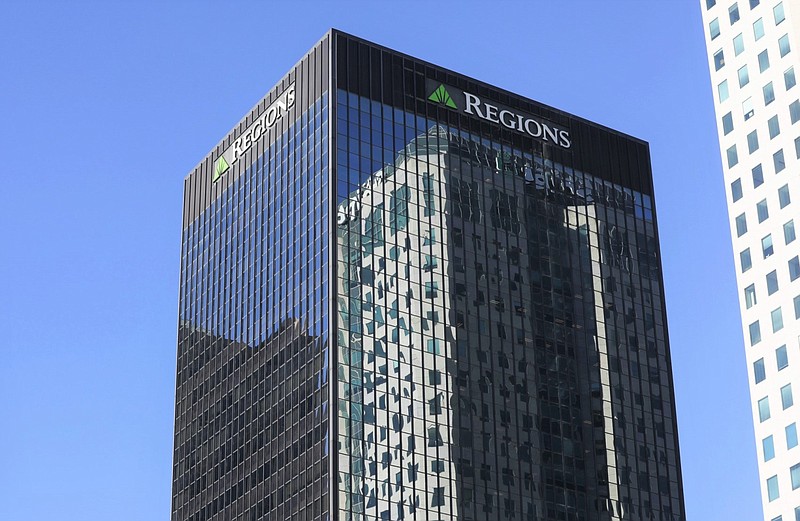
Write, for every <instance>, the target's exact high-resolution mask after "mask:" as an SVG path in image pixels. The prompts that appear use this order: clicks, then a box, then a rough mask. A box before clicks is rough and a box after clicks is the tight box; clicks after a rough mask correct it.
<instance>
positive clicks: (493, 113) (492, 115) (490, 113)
mask: <svg viewBox="0 0 800 521" xmlns="http://www.w3.org/2000/svg"><path fill="white" fill-rule="evenodd" d="M484 107H486V116H485V117H484V118H483V119H488V120H489V121H491V122H492V123H500V120H498V119H497V107H495V106H494V105H489V104H488V103H487V104H486V105H484Z"/></svg>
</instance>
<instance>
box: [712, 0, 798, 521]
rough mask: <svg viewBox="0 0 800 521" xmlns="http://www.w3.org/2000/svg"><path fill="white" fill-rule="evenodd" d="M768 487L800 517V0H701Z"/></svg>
mask: <svg viewBox="0 0 800 521" xmlns="http://www.w3.org/2000/svg"><path fill="white" fill-rule="evenodd" d="M700 3H701V6H702V10H703V23H704V28H705V37H706V47H707V49H708V60H709V70H710V71H711V83H712V86H713V96H714V106H715V109H716V118H717V129H718V135H719V143H720V150H721V152H722V164H723V170H724V175H725V187H726V191H727V201H728V214H729V216H730V226H731V237H732V241H733V253H734V259H735V263H736V279H737V283H738V290H739V302H740V309H741V315H742V329H743V331H744V341H745V352H746V357H747V363H748V378H749V381H750V396H751V401H752V412H753V423H754V425H755V436H756V447H757V450H758V462H759V473H760V482H761V497H762V501H763V504H764V518H765V519H766V520H768V521H776V520H780V521H800V447H798V434H797V425H798V424H799V423H800V280H798V279H800V256H799V255H800V240H798V238H797V237H798V234H800V161H799V160H798V158H800V87H798V86H797V77H798V76H800V0H738V1H731V0H700Z"/></svg>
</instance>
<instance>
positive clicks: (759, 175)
mask: <svg viewBox="0 0 800 521" xmlns="http://www.w3.org/2000/svg"><path fill="white" fill-rule="evenodd" d="M751 173H752V174H753V188H758V187H759V186H761V185H762V184H764V170H763V169H762V168H761V165H756V166H755V167H754V168H753V170H751Z"/></svg>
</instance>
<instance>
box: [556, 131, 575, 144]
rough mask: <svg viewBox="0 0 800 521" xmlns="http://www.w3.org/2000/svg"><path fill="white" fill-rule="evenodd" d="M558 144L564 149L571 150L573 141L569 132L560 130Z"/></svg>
mask: <svg viewBox="0 0 800 521" xmlns="http://www.w3.org/2000/svg"><path fill="white" fill-rule="evenodd" d="M558 138H559V139H558V144H559V145H561V146H562V147H564V148H569V147H571V146H572V141H570V138H569V132H567V131H566V130H559V131H558Z"/></svg>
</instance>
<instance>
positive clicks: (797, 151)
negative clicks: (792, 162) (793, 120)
mask: <svg viewBox="0 0 800 521" xmlns="http://www.w3.org/2000/svg"><path fill="white" fill-rule="evenodd" d="M794 155H795V156H797V159H800V137H796V138H795V139H794Z"/></svg>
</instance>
